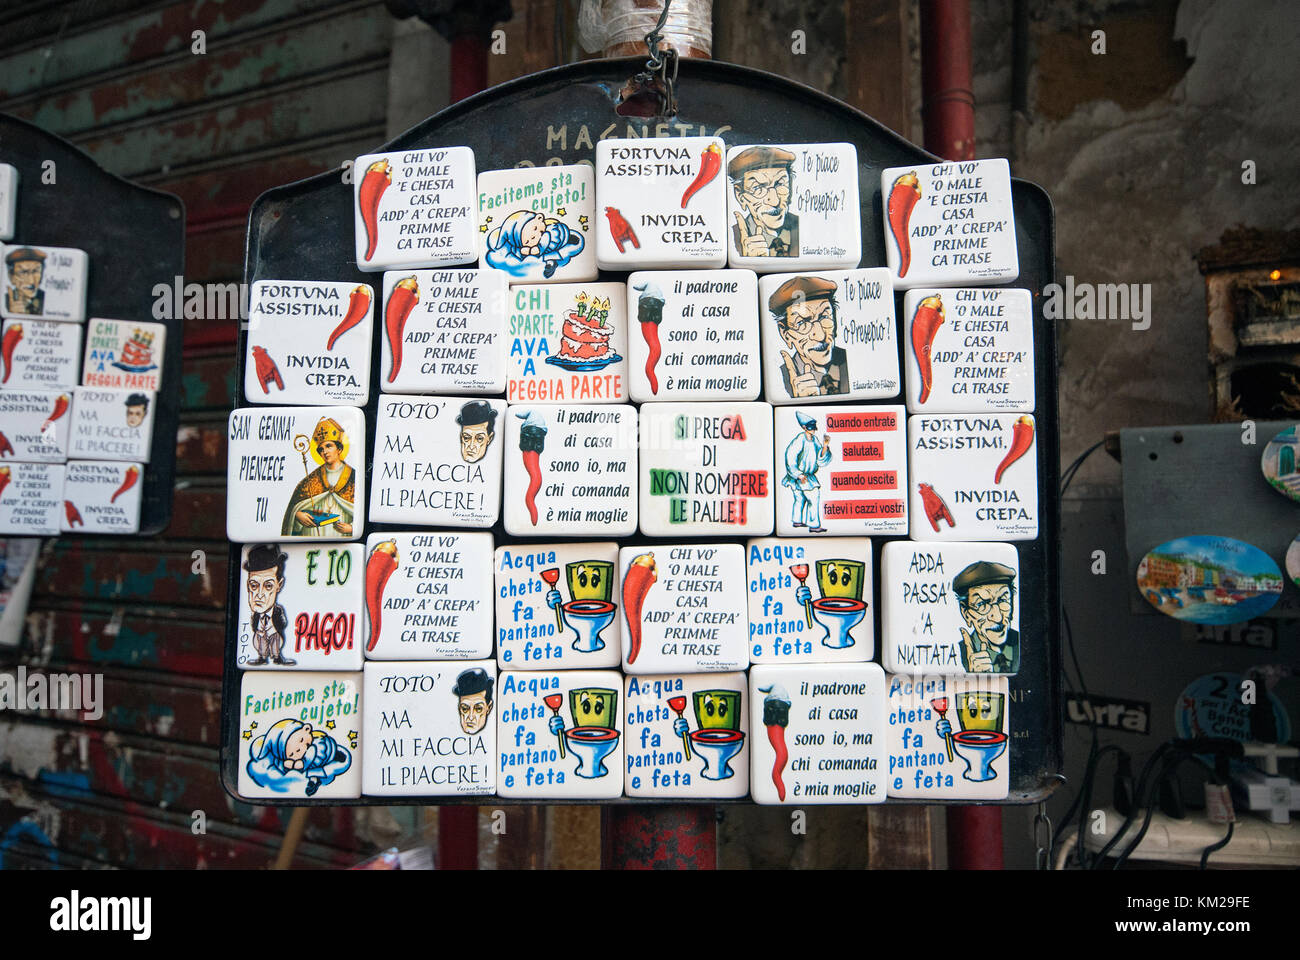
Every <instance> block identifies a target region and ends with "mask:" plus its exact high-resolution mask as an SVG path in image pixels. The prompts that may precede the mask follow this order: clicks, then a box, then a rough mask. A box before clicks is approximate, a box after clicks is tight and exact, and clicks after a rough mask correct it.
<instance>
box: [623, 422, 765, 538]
mask: <svg viewBox="0 0 1300 960" xmlns="http://www.w3.org/2000/svg"><path fill="white" fill-rule="evenodd" d="M640 413H641V473H640V477H641V482H640V486H641V491H640V495H641V532H642V533H644V534H645V535H646V536H650V537H704V536H731V535H735V536H744V535H747V534H748V535H752V536H766V535H768V534H770V533H771V532H772V526H773V509H774V505H775V497H774V495H773V493H772V482H773V478H772V407H771V405H770V404H767V403H763V402H761V401H758V402H752V403H743V402H736V403H731V402H727V403H654V404H646V405H645V406H643V407H642V408H641V411H640Z"/></svg>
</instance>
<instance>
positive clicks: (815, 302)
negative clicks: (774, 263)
mask: <svg viewBox="0 0 1300 960" xmlns="http://www.w3.org/2000/svg"><path fill="white" fill-rule="evenodd" d="M836 289H837V288H836V285H835V284H834V283H832V282H831V281H830V280H825V279H823V278H822V277H791V278H790V279H789V280H787V281H786V282H785V283H783V284H781V286H779V287H777V288H776V292H774V293H773V294H772V296H770V297H768V299H767V308H768V309H769V310H770V311H771V312H772V318H773V319H774V320H775V321H776V329H777V332H778V333H780V334H781V339H782V340H784V341H785V345H786V346H787V347H789V350H788V351H787V350H782V351H781V359H782V366H781V379H782V380H783V381H784V382H785V389H786V392H787V393H789V395H790V396H792V397H818V396H827V395H830V394H837V393H847V392H848V390H849V376H848V366H847V360H846V358H845V356H844V348H843V347H837V346H835V329H836V325H837V323H838V315H837V313H836V311H837V310H838V304H837V303H836V302H835V291H836Z"/></svg>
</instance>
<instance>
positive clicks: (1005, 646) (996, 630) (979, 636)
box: [952, 560, 1020, 674]
mask: <svg viewBox="0 0 1300 960" xmlns="http://www.w3.org/2000/svg"><path fill="white" fill-rule="evenodd" d="M1015 580H1016V571H1014V570H1012V569H1011V568H1010V567H1008V566H1006V565H1005V564H1002V563H991V562H989V561H987V560H981V561H980V562H979V563H972V564H971V565H970V566H968V567H967V568H966V569H964V570H963V571H962V572H961V573H959V574H957V576H956V577H954V578H953V581H952V590H953V593H954V594H955V595H956V597H957V603H958V605H959V606H960V608H961V615H962V619H964V620H965V621H966V627H962V628H961V639H962V643H961V660H962V665H963V666H964V667H965V668H966V672H967V673H1007V674H1011V673H1018V672H1019V670H1020V632H1019V631H1018V630H1012V629H1011V623H1012V620H1013V614H1014V613H1015V601H1016V585H1015ZM967 627H969V628H970V629H969V630H968V629H967Z"/></svg>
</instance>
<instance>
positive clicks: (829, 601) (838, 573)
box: [792, 560, 867, 649]
mask: <svg viewBox="0 0 1300 960" xmlns="http://www.w3.org/2000/svg"><path fill="white" fill-rule="evenodd" d="M792 569H793V568H792ZM866 569H867V565H866V564H865V563H862V562H860V561H857V560H818V561H817V584H818V586H820V587H821V591H822V595H821V596H820V597H818V598H817V599H816V600H814V599H813V598H812V590H811V589H810V588H809V587H808V586H807V585H806V584H805V583H804V582H803V577H801V578H800V582H799V587H798V589H796V590H795V594H794V596H795V599H796V600H798V601H799V602H800V603H802V604H803V605H804V607H805V608H807V609H808V610H809V616H810V617H811V619H812V620H816V621H817V623H818V624H820V625H821V628H822V630H823V631H824V633H823V635H822V646H825V647H832V648H836V649H838V648H843V647H851V646H853V644H854V642H855V641H854V639H853V637H852V636H851V635H850V633H849V631H850V630H852V629H853V628H854V627H856V626H857V625H858V624H859V623H861V622H862V618H863V617H865V616H866V615H867V604H866V602H865V601H864V600H863V599H862V587H863V580H864V579H865V576H866ZM802 570H803V575H804V577H806V576H807V575H808V568H807V567H806V566H805V567H803V568H802ZM796 576H798V574H797V573H796ZM808 625H809V626H810V627H811V626H812V623H811V621H810V622H809V624H808Z"/></svg>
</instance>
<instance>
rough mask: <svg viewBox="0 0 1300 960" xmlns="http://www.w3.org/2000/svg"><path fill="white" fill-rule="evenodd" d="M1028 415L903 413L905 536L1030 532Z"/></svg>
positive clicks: (1034, 523)
mask: <svg viewBox="0 0 1300 960" xmlns="http://www.w3.org/2000/svg"><path fill="white" fill-rule="evenodd" d="M1034 431H1035V425H1034V418H1033V417H1032V416H1031V415H1030V414H1027V413H1026V414H1021V415H1019V416H1017V415H1016V414H1014V413H999V414H992V413H991V414H985V415H983V416H981V415H979V414H966V415H961V414H956V415H951V416H929V415H925V414H922V415H918V416H913V417H910V418H909V419H908V422H907V441H908V449H909V451H910V452H909V455H908V464H907V465H908V486H909V489H910V497H909V499H908V511H909V513H910V514H911V537H912V539H913V540H1033V539H1034V538H1035V537H1037V536H1038V449H1037V444H1036V443H1035V438H1034Z"/></svg>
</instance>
